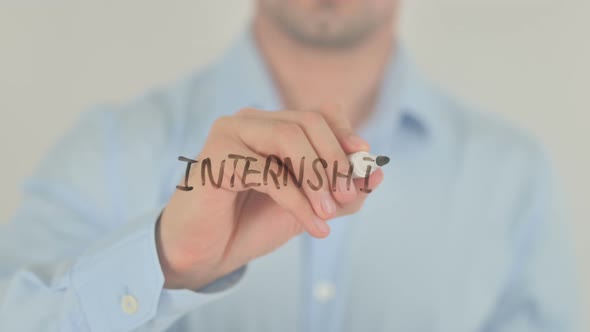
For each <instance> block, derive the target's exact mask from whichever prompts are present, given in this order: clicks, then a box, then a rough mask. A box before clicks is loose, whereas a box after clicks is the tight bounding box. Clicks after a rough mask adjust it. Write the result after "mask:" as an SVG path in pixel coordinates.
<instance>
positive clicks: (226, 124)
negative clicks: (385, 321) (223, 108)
mask: <svg viewBox="0 0 590 332" xmlns="http://www.w3.org/2000/svg"><path fill="white" fill-rule="evenodd" d="M368 150H369V146H368V143H367V142H366V141H364V140H363V139H361V138H359V137H358V136H356V135H354V133H353V130H352V128H351V126H350V123H349V121H348V120H347V119H346V117H345V116H344V115H343V114H340V113H339V109H338V108H336V107H325V108H323V109H322V110H321V111H320V112H307V111H276V112H265V111H259V110H255V109H244V110H241V111H239V112H238V113H236V114H235V115H234V116H227V117H222V118H219V119H218V120H217V121H216V122H215V123H214V125H213V126H212V128H211V131H210V133H209V136H208V138H207V141H206V143H205V146H204V147H203V150H202V151H201V153H200V154H199V156H197V158H195V159H196V160H199V161H200V160H202V159H204V158H210V159H211V161H212V163H213V165H216V164H217V165H218V163H220V162H221V160H224V159H226V158H227V155H228V154H238V155H242V156H247V157H254V158H256V159H257V160H258V161H257V162H256V163H252V164H251V165H250V168H251V169H255V170H258V171H260V172H261V173H262V171H263V168H264V164H265V161H266V156H268V155H277V156H278V157H280V158H281V159H282V160H284V158H286V157H289V158H291V159H292V160H293V168H294V174H295V175H297V176H298V175H299V174H300V169H299V167H300V164H299V161H300V160H301V157H305V160H306V161H308V162H306V163H304V169H303V174H314V169H313V168H312V161H314V160H315V159H316V158H322V159H324V160H326V161H327V162H328V167H327V168H325V169H323V172H321V173H320V175H321V176H322V178H323V181H322V182H323V185H322V187H321V188H320V189H319V190H317V191H316V190H312V189H311V187H310V186H308V185H305V182H304V185H302V186H301V187H300V188H298V187H297V186H295V185H294V184H293V182H290V185H287V186H281V187H280V189H277V188H276V186H275V185H274V183H273V182H272V181H269V183H268V185H261V186H254V187H248V188H245V187H244V186H243V185H242V181H241V179H240V176H241V172H240V171H238V169H239V168H238V169H237V170H236V172H235V179H234V181H233V183H234V186H233V187H231V186H230V177H231V176H232V175H233V174H234V172H233V160H230V163H228V165H226V166H225V167H226V168H229V169H231V172H227V171H226V172H224V179H223V182H222V186H221V187H220V188H214V187H213V186H212V185H210V184H209V185H205V186H202V185H200V184H198V183H197V182H198V180H197V179H200V176H192V177H189V183H188V184H189V186H193V187H194V189H193V190H192V191H180V190H178V191H176V192H175V193H174V195H173V196H172V198H171V199H170V201H169V203H168V205H167V206H166V208H165V209H164V212H163V214H162V216H161V219H160V221H159V223H158V232H157V234H158V235H157V245H158V252H159V256H160V263H161V265H162V269H163V272H164V275H165V278H166V281H165V287H166V288H186V289H193V290H195V289H198V288H200V287H202V286H205V285H206V284H208V283H210V282H212V281H214V280H215V279H217V278H219V277H221V276H223V275H225V274H228V273H230V272H232V271H234V270H235V269H237V268H239V267H241V266H243V265H245V264H246V263H248V262H249V261H251V260H253V259H255V258H257V257H260V256H262V255H265V254H267V253H270V252H272V251H273V250H275V249H277V248H279V247H280V246H281V245H283V244H285V243H286V242H287V241H288V240H289V239H291V238H292V237H294V236H296V235H298V234H300V233H301V232H303V231H307V232H308V233H309V234H311V235H312V236H314V237H317V238H323V237H326V236H328V234H329V232H330V228H329V226H328V224H327V222H326V221H327V220H329V219H332V218H334V217H337V216H341V215H346V214H351V213H354V212H356V211H358V210H359V209H360V208H361V206H362V204H363V201H364V199H365V198H366V196H367V194H365V193H363V192H361V191H360V190H359V188H361V187H362V186H363V181H364V179H356V180H353V182H352V184H351V186H350V189H349V190H347V188H346V181H347V179H346V178H341V177H339V178H338V180H337V183H336V186H335V187H336V191H332V190H331V188H330V183H332V176H331V174H332V166H333V163H334V161H338V171H339V172H340V173H344V174H346V173H347V172H348V167H349V162H348V159H347V157H346V155H347V154H348V153H353V152H357V151H368ZM240 162H242V163H243V162H244V161H243V160H242V161H240ZM213 165H212V166H213ZM271 167H274V169H276V168H277V167H278V166H276V165H275V166H271ZM193 168H194V169H195V170H200V168H201V167H200V164H196V165H194V166H193ZM213 169H216V167H214V166H213ZM319 169H320V170H322V168H321V167H320V168H319ZM195 173H196V174H198V175H200V172H196V171H195ZM382 179H383V173H382V172H381V170H377V171H375V172H374V173H373V174H372V175H371V176H370V177H369V187H370V188H375V187H376V186H377V185H378V184H379V183H380V182H381V180H382ZM191 183H193V184H192V185H191Z"/></svg>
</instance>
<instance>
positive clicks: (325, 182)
mask: <svg viewBox="0 0 590 332" xmlns="http://www.w3.org/2000/svg"><path fill="white" fill-rule="evenodd" d="M238 116H242V117H250V118H257V117H258V118H265V119H275V120H283V121H289V122H294V123H297V124H298V125H299V126H301V128H303V131H304V132H305V135H306V136H307V138H308V140H309V142H310V143H311V145H312V147H313V148H314V150H315V152H316V153H317V155H318V156H319V157H320V158H322V159H323V160H324V161H325V163H323V162H321V161H320V162H321V163H322V164H321V165H320V164H316V165H315V166H317V167H315V168H314V171H315V170H316V169H322V168H324V171H323V172H322V185H321V186H323V187H325V190H327V191H331V192H332V196H333V197H334V199H336V201H337V202H338V203H342V204H344V203H349V202H352V201H354V199H355V198H356V188H355V187H354V183H353V182H348V181H347V179H346V175H347V174H348V172H349V170H350V169H349V168H350V162H349V161H348V158H347V156H346V153H345V152H344V150H343V149H342V146H341V144H340V142H339V140H338V138H337V137H336V136H335V134H334V132H333V131H332V128H331V127H330V126H329V125H328V123H327V121H326V120H325V118H324V116H323V114H321V113H320V112H313V111H279V112H265V111H258V110H253V109H246V110H242V111H240V112H239V114H238ZM309 162H310V163H311V162H313V161H309ZM312 166H313V165H312ZM335 172H337V173H338V174H339V176H337V177H336V179H334V173H335ZM309 176H310V175H308V177H309ZM334 180H336V181H334ZM318 185H319V184H318Z"/></svg>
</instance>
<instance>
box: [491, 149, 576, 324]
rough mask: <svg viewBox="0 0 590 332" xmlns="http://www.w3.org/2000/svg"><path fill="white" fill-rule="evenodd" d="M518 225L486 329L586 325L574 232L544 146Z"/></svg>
mask: <svg viewBox="0 0 590 332" xmlns="http://www.w3.org/2000/svg"><path fill="white" fill-rule="evenodd" d="M529 170H530V172H531V173H530V174H531V181H530V183H529V184H528V186H527V190H526V195H525V197H523V200H522V203H523V204H522V206H523V207H524V208H523V209H522V210H521V211H519V213H518V215H519V218H518V220H517V222H516V223H515V224H514V225H513V226H514V229H513V230H512V232H511V233H512V235H513V241H512V243H513V247H512V262H511V270H510V274H509V277H508V278H507V281H506V283H505V287H504V290H503V293H502V294H501V296H500V298H499V300H498V302H497V305H496V308H495V312H493V313H492V315H491V317H490V319H489V321H488V322H487V324H486V325H485V328H484V329H482V330H483V331H485V332H529V331H530V332H533V331H547V332H549V331H561V332H576V331H579V328H580V327H581V320H580V312H579V304H580V299H579V298H578V296H577V294H578V293H579V292H578V288H579V280H577V277H576V276H577V275H578V273H577V271H576V268H575V263H574V254H573V246H572V238H571V234H570V232H569V231H568V227H567V223H566V222H565V219H567V218H565V217H564V209H563V206H562V204H561V203H560V202H559V197H560V195H558V194H557V192H558V190H557V189H556V188H557V186H556V185H555V179H554V177H553V174H552V173H553V172H552V171H551V167H550V162H549V160H548V159H547V157H546V156H545V154H544V152H542V151H538V152H537V155H536V158H534V159H533V161H532V163H531V167H530V168H529Z"/></svg>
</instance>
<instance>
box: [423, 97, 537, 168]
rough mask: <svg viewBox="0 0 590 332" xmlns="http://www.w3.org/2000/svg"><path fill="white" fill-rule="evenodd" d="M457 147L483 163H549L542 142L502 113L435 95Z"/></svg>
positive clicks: (454, 98)
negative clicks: (517, 161)
mask: <svg viewBox="0 0 590 332" xmlns="http://www.w3.org/2000/svg"><path fill="white" fill-rule="evenodd" d="M433 95H434V98H436V100H437V104H438V105H440V110H439V111H440V112H442V113H443V115H444V118H445V121H446V123H445V126H446V130H448V132H449V133H450V136H451V137H452V139H453V141H454V143H455V146H457V147H459V149H460V150H461V151H462V152H463V153H471V154H473V155H474V156H477V157H478V158H482V160H484V159H485V160H488V161H491V160H493V161H496V162H502V161H504V162H508V161H511V160H515V159H516V160H521V161H523V162H525V161H528V162H531V161H533V162H539V161H543V162H547V160H545V159H547V158H548V157H547V151H546V149H545V147H544V146H543V144H542V142H541V140H540V139H539V138H538V137H537V136H536V135H535V134H533V133H532V132H531V131H530V130H529V129H526V128H524V127H523V126H519V125H518V124H516V122H515V121H513V120H510V119H508V118H507V117H506V116H505V115H503V114H502V113H500V112H495V111H487V110H482V109H479V108H477V107H474V106H471V105H468V104H467V103H465V102H463V101H461V100H460V99H458V98H456V97H453V96H452V95H450V94H448V93H445V92H440V91H438V92H435V93H433Z"/></svg>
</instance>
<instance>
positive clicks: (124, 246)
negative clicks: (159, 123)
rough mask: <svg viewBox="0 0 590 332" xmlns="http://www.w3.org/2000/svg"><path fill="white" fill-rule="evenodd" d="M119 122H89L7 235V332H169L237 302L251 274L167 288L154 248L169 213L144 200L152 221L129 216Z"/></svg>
mask: <svg viewBox="0 0 590 332" xmlns="http://www.w3.org/2000/svg"><path fill="white" fill-rule="evenodd" d="M113 121H114V120H113V115H112V114H109V113H108V112H103V111H95V112H93V113H91V114H88V115H85V116H84V117H83V118H82V119H81V120H80V122H79V123H78V124H77V125H76V126H75V127H74V129H73V130H71V131H70V132H69V133H68V134H67V135H66V136H65V137H64V138H63V139H62V140H61V142H60V143H59V144H57V146H56V147H55V148H54V149H52V151H51V152H50V153H49V155H48V156H47V157H45V158H44V159H43V161H42V162H41V163H40V166H39V168H38V169H37V171H36V172H35V173H34V174H33V176H32V177H31V178H30V179H29V181H28V182H27V184H26V185H25V190H24V196H23V199H22V203H21V205H20V207H19V209H18V210H17V213H16V215H15V216H14V217H13V219H12V220H11V221H10V222H9V223H7V224H4V225H2V226H1V228H0V331H25V332H26V331H101V332H102V331H130V330H134V329H137V328H140V327H141V328H142V330H146V331H152V330H153V331H161V330H163V329H165V328H167V327H168V326H170V325H171V324H173V323H174V322H175V321H176V320H177V319H179V318H180V317H182V316H183V315H185V314H187V313H188V312H190V311H191V310H195V309H198V308H199V306H201V305H203V304H205V303H208V302H210V301H214V300H216V299H218V298H220V297H223V296H225V295H226V294H228V293H229V292H232V291H233V290H234V289H235V285H236V284H238V283H239V280H240V279H241V277H242V275H243V274H244V272H245V270H246V268H245V267H243V268H241V269H238V270H237V271H235V272H233V273H231V274H229V275H227V276H225V277H222V278H221V279H218V280H217V281H215V282H214V283H212V284H211V285H208V286H206V287H204V288H203V289H200V290H197V291H191V290H168V289H164V288H163V284H164V276H163V273H162V270H161V267H160V264H159V260H158V253H157V248H156V241H155V227H156V222H157V219H158V216H159V214H160V212H161V210H162V208H163V205H161V204H155V203H154V202H155V200H149V199H147V198H145V197H147V196H145V197H144V198H142V199H141V201H140V202H139V203H145V206H146V208H145V209H144V210H145V211H143V212H127V213H123V212H121V211H122V206H121V200H123V201H125V200H128V197H126V196H125V195H123V194H122V193H121V192H120V190H117V188H120V187H127V183H125V182H124V180H122V179H121V177H117V176H116V174H117V172H118V166H117V165H119V164H120V163H122V164H121V165H123V166H122V167H124V166H125V164H126V161H125V160H122V159H121V155H122V154H121V153H119V154H118V155H117V151H119V152H120V151H121V150H120V149H121V147H120V145H119V144H120V143H121V141H122V140H121V141H120V140H117V139H113V133H114V132H113V131H111V130H109V128H111V127H109V125H112V124H113ZM113 144H115V145H119V147H114V146H113ZM139 148H141V147H139ZM117 149H119V150H117ZM113 154H114V155H113ZM145 169H146V168H145V167H144V169H143V171H144V172H145ZM148 173H150V172H148ZM152 173H153V172H152ZM148 175H149V174H148ZM151 175H153V176H154V177H155V175H154V174H151ZM146 179H147V181H149V180H150V179H149V178H146ZM152 180H153V181H154V182H157V181H158V180H157V177H155V178H153V179H152ZM152 187H153V188H152ZM140 189H141V190H144V191H147V192H149V191H152V190H153V191H156V189H155V186H151V185H149V184H146V186H145V188H140ZM126 194H127V195H130V194H131V193H129V192H127V193H126ZM135 199H138V198H135Z"/></svg>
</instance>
